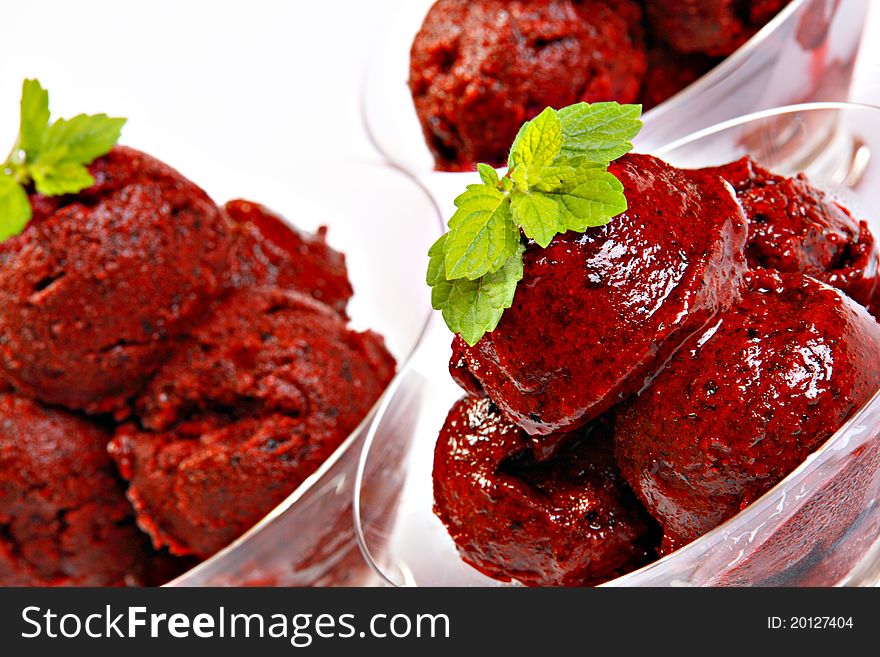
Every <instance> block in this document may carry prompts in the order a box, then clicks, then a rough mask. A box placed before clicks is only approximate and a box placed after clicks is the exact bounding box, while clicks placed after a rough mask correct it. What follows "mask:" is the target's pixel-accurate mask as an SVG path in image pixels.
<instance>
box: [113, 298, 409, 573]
mask: <svg viewBox="0 0 880 657" xmlns="http://www.w3.org/2000/svg"><path fill="white" fill-rule="evenodd" d="M394 369H395V365H394V359H393V358H392V356H391V355H390V354H389V353H388V351H387V350H386V348H385V345H384V343H383V341H382V339H381V338H380V337H379V336H378V335H376V334H375V333H372V332H369V331H367V332H364V333H358V332H355V331H353V330H351V329H349V328H348V327H347V326H346V324H345V321H344V319H343V318H342V317H340V315H339V314H338V313H336V312H334V311H333V310H331V309H330V308H329V307H327V306H325V305H323V304H320V303H318V302H316V301H314V300H313V299H311V298H310V297H307V296H304V295H300V294H297V293H295V292H290V291H283V290H279V289H276V288H265V287H264V288H247V289H242V290H237V291H234V292H232V293H231V294H230V295H229V296H228V297H227V298H226V299H224V300H223V301H222V302H221V303H220V304H219V305H218V306H217V307H216V308H215V310H214V311H213V312H212V314H210V315H209V316H208V317H207V318H206V319H205V321H204V323H202V324H201V325H200V326H199V327H198V328H196V329H195V330H193V331H192V332H191V334H190V335H189V336H188V337H187V338H186V340H185V341H183V342H182V344H181V345H180V348H179V349H178V351H177V352H176V353H175V355H174V356H173V357H172V358H171V359H170V360H169V361H168V362H167V363H166V364H165V365H164V366H163V367H162V369H161V370H160V371H159V372H158V373H157V374H156V376H155V377H154V378H153V379H152V381H151V382H150V384H149V385H148V386H147V388H146V389H145V391H144V392H143V393H142V394H141V395H140V396H139V397H138V399H137V403H136V408H137V414H136V415H137V418H138V420H139V423H140V426H136V425H133V424H132V425H129V426H124V427H122V428H121V429H120V430H119V431H118V432H117V434H116V436H115V438H114V439H113V442H112V443H111V454H112V456H113V458H114V459H115V460H116V462H117V464H118V465H119V468H120V472H121V473H122V476H123V477H124V478H125V479H127V480H128V481H129V489H128V497H129V499H130V500H131V502H132V503H133V504H134V507H135V510H136V512H137V519H138V524H139V525H140V526H141V528H142V529H143V530H144V531H146V532H147V533H148V534H149V535H150V536H151V537H152V538H153V542H154V544H155V545H156V546H157V547H158V546H167V547H168V548H169V549H170V551H171V552H172V553H173V554H178V555H186V554H192V555H196V556H200V557H208V556H210V555H211V554H213V553H214V552H216V551H217V550H219V549H220V548H222V547H224V546H226V545H227V544H229V543H230V542H231V541H232V540H234V539H235V538H237V537H238V536H240V535H241V534H242V533H243V532H244V531H246V530H247V529H249V528H250V527H251V526H253V525H254V524H255V523H256V522H257V521H258V520H259V519H260V518H262V517H263V516H264V515H265V514H266V513H268V512H269V511H271V510H272V509H273V508H274V507H275V506H276V505H277V504H279V503H280V502H281V501H282V500H284V498H285V497H287V495H289V494H290V493H291V492H292V491H293V490H294V489H295V488H296V487H297V486H298V485H299V484H300V483H302V482H303V481H304V480H305V478H306V477H308V476H309V475H310V474H311V473H312V472H314V471H315V469H317V467H318V466H319V465H320V464H321V463H323V462H324V461H325V460H326V459H327V457H329V456H330V455H331V454H332V453H333V452H334V451H335V450H336V448H337V447H338V446H339V445H340V444H341V443H342V442H343V441H344V440H345V439H346V437H347V436H348V435H349V434H350V433H351V432H352V431H353V430H354V429H355V428H356V427H357V426H358V424H359V423H360V422H361V420H363V418H364V417H365V416H366V414H367V413H368V411H369V410H370V408H371V407H372V406H373V404H374V403H375V401H376V400H377V399H378V398H379V396H380V395H381V394H382V392H383V390H384V389H385V387H386V386H387V384H388V382H389V381H390V380H391V377H392V376H393V374H394Z"/></svg>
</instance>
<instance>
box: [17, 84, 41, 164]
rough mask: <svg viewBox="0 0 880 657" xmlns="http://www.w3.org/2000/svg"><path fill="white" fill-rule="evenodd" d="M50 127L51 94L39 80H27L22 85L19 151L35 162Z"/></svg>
mask: <svg viewBox="0 0 880 657" xmlns="http://www.w3.org/2000/svg"><path fill="white" fill-rule="evenodd" d="M48 127H49V92H48V91H46V90H45V89H43V86H42V85H41V84H40V82H39V80H25V81H24V82H23V83H22V85H21V119H20V124H19V129H18V144H17V145H16V150H17V151H24V153H25V154H26V158H27V159H28V160H31V161H33V160H34V159H35V158H37V157H38V156H39V154H40V150H41V148H42V146H43V140H44V138H45V135H46V130H47V129H48Z"/></svg>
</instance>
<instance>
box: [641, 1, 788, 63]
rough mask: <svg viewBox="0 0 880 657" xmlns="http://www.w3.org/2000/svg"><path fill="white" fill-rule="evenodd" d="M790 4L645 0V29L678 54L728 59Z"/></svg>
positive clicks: (782, 2) (784, 2) (775, 2)
mask: <svg viewBox="0 0 880 657" xmlns="http://www.w3.org/2000/svg"><path fill="white" fill-rule="evenodd" d="M789 1H790V0H645V13H646V15H647V18H648V26H649V28H650V30H651V32H652V34H654V35H655V36H656V37H657V38H659V39H662V40H664V41H666V43H668V44H669V45H670V46H672V47H673V48H674V49H675V50H677V51H678V52H681V53H703V54H705V55H712V56H718V55H729V54H731V53H732V52H733V51H734V50H736V49H737V48H739V47H740V46H741V45H742V44H744V43H745V42H746V41H748V40H749V39H750V38H751V37H752V35H753V34H755V32H757V31H758V30H759V29H761V28H762V27H763V26H764V25H765V24H766V23H767V22H769V21H770V19H771V18H773V17H774V16H775V15H776V14H777V13H779V11H780V10H781V9H782V8H783V7H784V6H785V5H787V4H788V3H789Z"/></svg>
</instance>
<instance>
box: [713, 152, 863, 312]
mask: <svg viewBox="0 0 880 657" xmlns="http://www.w3.org/2000/svg"><path fill="white" fill-rule="evenodd" d="M706 171H709V172H712V173H716V174H718V175H720V176H721V177H723V178H724V179H725V180H727V181H728V182H729V183H730V184H731V185H733V187H734V188H735V189H736V193H737V197H738V198H739V200H740V203H742V206H743V209H744V210H745V212H746V215H747V216H748V218H749V243H748V247H747V250H746V253H747V256H748V259H749V264H750V265H751V266H752V267H766V268H769V269H776V270H778V271H782V272H802V273H804V274H809V275H810V276H813V277H814V278H818V279H819V280H821V281H823V282H825V283H828V284H829V285H832V286H834V287H836V288H839V289H841V290H843V291H844V292H846V293H847V294H848V295H849V296H850V297H851V298H852V299H854V300H855V301H858V302H859V303H860V304H862V305H863V306H865V307H867V308H868V310H870V311H871V312H872V313H874V314H875V315H877V313H878V310H880V282H878V278H880V273H878V270H880V252H878V248H877V244H876V243H875V241H874V236H873V235H872V234H871V231H870V229H869V228H868V224H867V223H866V222H864V221H861V222H860V221H856V220H855V219H853V217H852V215H850V213H849V211H847V210H846V208H844V207H843V206H841V205H840V204H839V203H837V202H835V201H834V200H833V199H832V198H831V197H829V196H828V195H827V194H826V193H825V192H823V191H822V190H820V189H817V188H816V187H814V186H813V185H811V184H810V182H809V180H808V179H807V177H806V176H805V175H804V174H799V175H798V176H795V177H794V178H785V177H783V176H777V175H775V174H773V173H770V172H769V171H767V170H766V169H763V168H762V167H760V166H759V165H758V164H757V163H756V162H754V161H753V160H751V159H750V158H742V159H740V160H737V161H736V162H731V163H730V164H727V165H724V166H721V167H715V168H711V169H706Z"/></svg>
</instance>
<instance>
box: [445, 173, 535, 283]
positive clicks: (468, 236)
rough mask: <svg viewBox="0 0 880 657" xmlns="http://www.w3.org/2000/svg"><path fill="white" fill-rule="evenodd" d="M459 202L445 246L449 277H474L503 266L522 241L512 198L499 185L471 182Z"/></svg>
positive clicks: (457, 202) (450, 223)
mask: <svg viewBox="0 0 880 657" xmlns="http://www.w3.org/2000/svg"><path fill="white" fill-rule="evenodd" d="M456 205H458V210H456V212H455V214H454V215H453V216H452V219H451V220H450V222H449V226H450V231H449V234H448V235H449V237H448V239H447V240H446V243H445V248H444V250H445V256H444V258H445V263H446V276H447V277H448V278H450V279H457V278H468V279H471V280H474V279H477V278H480V277H481V276H483V275H484V274H487V273H492V272H496V271H498V270H499V269H501V267H502V266H503V265H504V263H505V262H507V260H508V258H510V257H511V256H512V255H513V254H514V253H515V252H516V247H517V245H518V244H519V242H520V236H519V228H517V225H516V224H515V223H514V222H513V217H512V216H511V212H510V199H509V198H508V197H507V195H505V194H504V193H503V192H502V191H501V190H499V189H498V188H497V187H491V186H489V185H470V186H469V187H468V191H467V192H465V193H464V194H462V195H461V196H459V197H458V198H457V199H456Z"/></svg>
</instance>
